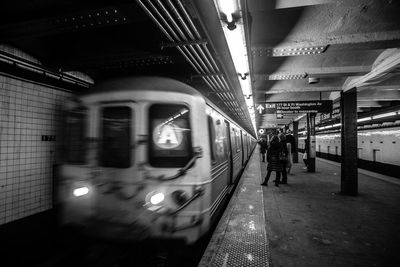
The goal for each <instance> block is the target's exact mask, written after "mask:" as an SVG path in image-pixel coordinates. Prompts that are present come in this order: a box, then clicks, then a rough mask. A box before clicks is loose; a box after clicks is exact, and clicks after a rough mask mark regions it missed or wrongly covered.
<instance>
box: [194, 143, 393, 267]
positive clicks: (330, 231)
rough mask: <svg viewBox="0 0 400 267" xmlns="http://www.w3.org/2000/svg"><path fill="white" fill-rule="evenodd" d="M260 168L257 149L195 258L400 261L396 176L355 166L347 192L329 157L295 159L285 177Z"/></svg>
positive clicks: (220, 262) (215, 262)
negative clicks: (310, 164)
mask: <svg viewBox="0 0 400 267" xmlns="http://www.w3.org/2000/svg"><path fill="white" fill-rule="evenodd" d="M300 159H301V157H300ZM265 174H266V163H263V162H261V161H260V155H259V152H258V149H256V150H255V151H254V153H253V155H252V157H251V159H250V162H249V164H248V165H247V168H246V169H245V171H244V172H243V176H242V179H241V181H240V184H239V185H238V187H237V188H236V190H235V193H234V195H233V196H232V199H231V201H230V203H229V204H228V207H227V209H226V210H225V212H224V214H223V216H222V218H221V220H220V222H219V224H218V226H217V228H216V229H215V231H214V234H213V236H212V238H211V241H210V243H209V244H208V247H207V249H206V250H205V253H204V255H203V257H202V259H201V261H200V263H199V266H201V267H205V266H223V267H225V266H285V267H286V266H308V267H309V266H400V253H399V252H400V243H399V241H400V223H399V222H400V209H399V204H400V193H399V192H400V183H399V179H397V178H392V177H388V176H384V175H381V174H375V173H371V172H368V171H363V170H359V176H358V180H359V195H358V196H356V197H352V196H344V195H341V194H340V179H341V178H340V164H338V163H333V162H330V161H327V160H321V159H317V161H316V172H315V173H309V172H307V170H306V169H304V164H302V163H297V164H294V166H293V167H292V171H291V174H289V175H288V185H280V186H279V187H275V186H274V184H273V183H272V180H274V178H275V173H273V174H272V177H271V178H270V181H269V184H268V186H267V187H266V186H261V185H260V183H261V180H262V178H263V177H265Z"/></svg>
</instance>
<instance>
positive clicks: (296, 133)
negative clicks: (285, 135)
mask: <svg viewBox="0 0 400 267" xmlns="http://www.w3.org/2000/svg"><path fill="white" fill-rule="evenodd" d="M293 137H294V143H295V152H294V153H293V163H299V153H298V151H297V150H298V146H299V122H298V121H293Z"/></svg>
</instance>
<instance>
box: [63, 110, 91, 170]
mask: <svg viewBox="0 0 400 267" xmlns="http://www.w3.org/2000/svg"><path fill="white" fill-rule="evenodd" d="M85 122H86V109H84V108H79V109H75V110H72V111H69V112H68V114H67V119H66V132H67V137H66V140H65V141H66V142H65V145H66V161H67V162H68V163H73V164H84V163H85V142H84V136H85V125H86V123H85Z"/></svg>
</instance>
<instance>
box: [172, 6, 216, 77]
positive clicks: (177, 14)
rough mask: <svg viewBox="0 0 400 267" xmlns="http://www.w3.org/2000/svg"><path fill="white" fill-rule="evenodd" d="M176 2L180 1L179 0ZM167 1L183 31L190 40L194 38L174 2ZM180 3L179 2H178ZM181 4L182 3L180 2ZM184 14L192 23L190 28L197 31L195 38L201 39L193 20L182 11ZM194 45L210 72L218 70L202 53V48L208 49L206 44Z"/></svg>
mask: <svg viewBox="0 0 400 267" xmlns="http://www.w3.org/2000/svg"><path fill="white" fill-rule="evenodd" d="M177 2H180V1H179V0H178V1H177ZM167 3H168V5H169V7H170V8H171V10H172V12H173V13H174V14H175V16H176V17H177V19H178V21H179V22H180V24H181V25H182V27H183V29H184V30H185V32H186V33H187V34H188V35H189V38H190V39H191V40H196V38H195V37H194V35H193V33H192V32H191V30H190V29H189V27H188V25H187V24H186V23H185V20H184V18H183V17H182V16H181V14H179V11H178V10H177V8H176V7H175V6H174V4H173V3H172V1H171V0H167ZM180 4H181V3H180ZM181 5H182V4H181ZM182 9H183V10H185V9H184V7H183V6H181V10H182ZM184 14H186V20H188V21H189V23H190V25H192V28H193V29H194V31H195V32H197V34H196V36H197V40H199V39H201V36H200V34H199V32H198V31H197V29H196V27H195V26H194V24H193V21H192V20H191V18H190V17H189V16H188V14H187V12H186V11H184ZM195 47H196V48H197V50H198V51H199V53H200V54H201V56H202V57H203V60H205V62H206V63H207V65H208V67H209V68H210V70H211V72H218V71H219V70H218V67H217V68H216V69H215V68H214V67H213V65H212V64H211V62H210V60H209V58H207V56H206V54H205V53H204V51H203V49H204V50H208V49H207V47H206V46H200V45H199V44H196V45H195Z"/></svg>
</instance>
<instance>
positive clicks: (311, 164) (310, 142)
mask: <svg viewBox="0 0 400 267" xmlns="http://www.w3.org/2000/svg"><path fill="white" fill-rule="evenodd" d="M315 115H316V114H315V113H307V147H308V150H307V163H308V167H307V171H308V172H315Z"/></svg>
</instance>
